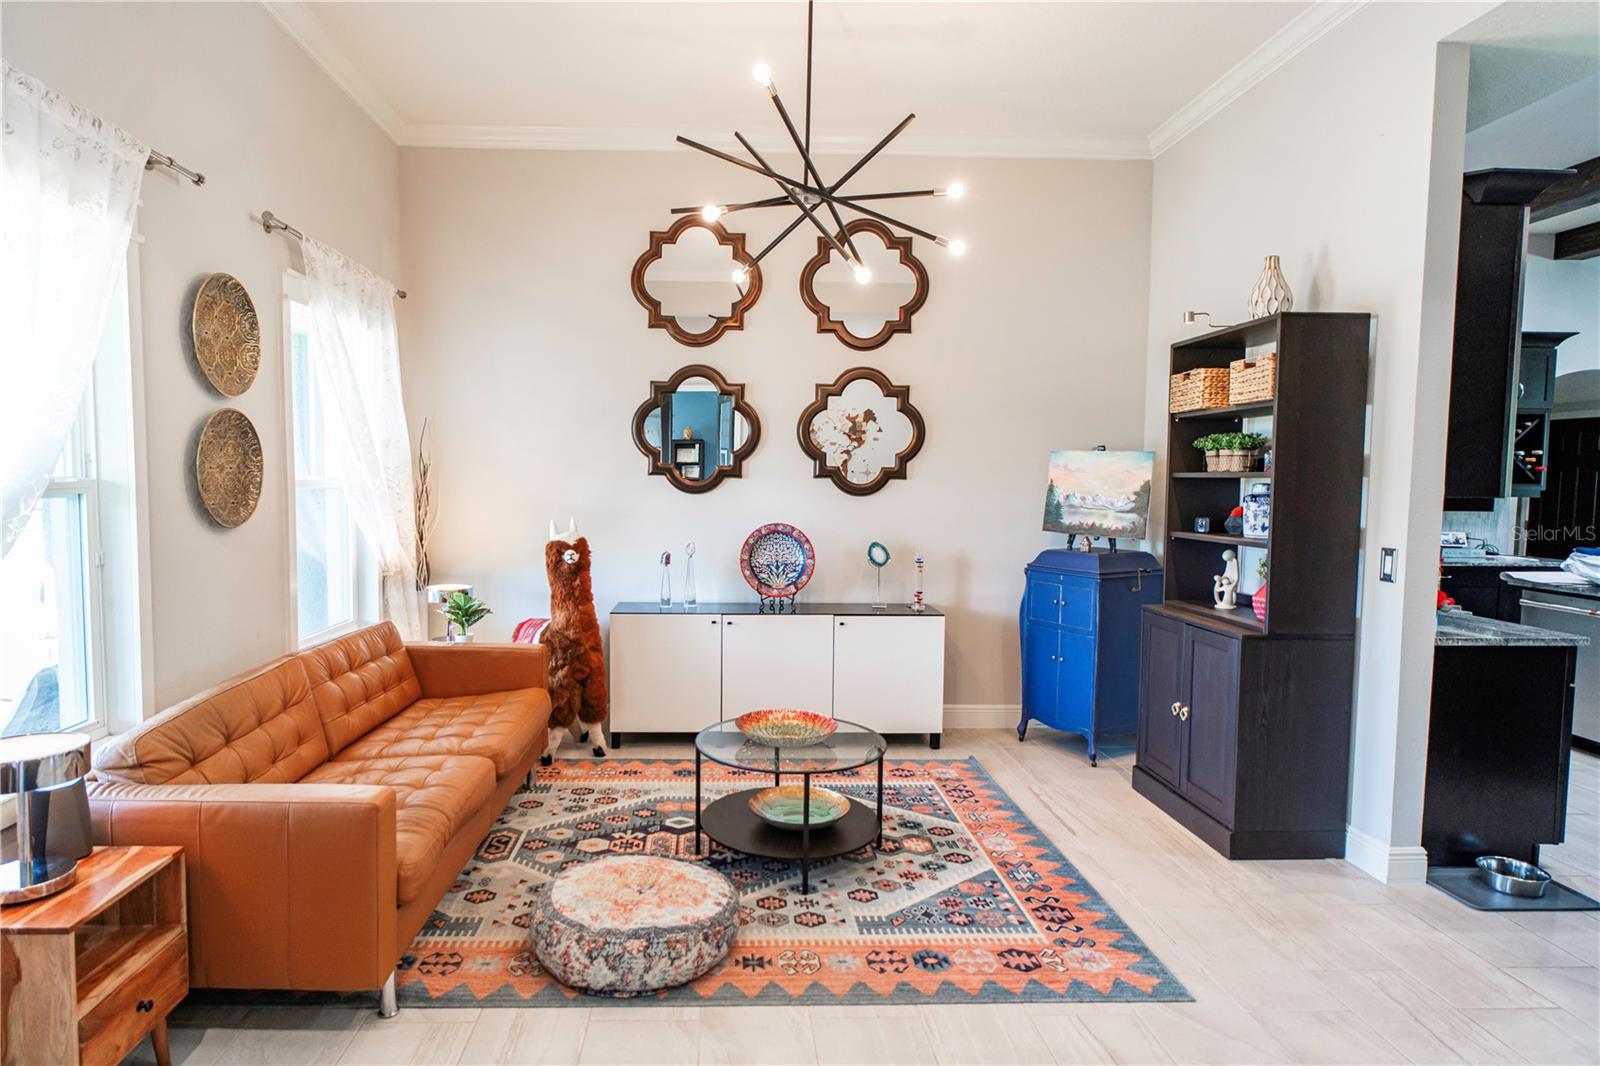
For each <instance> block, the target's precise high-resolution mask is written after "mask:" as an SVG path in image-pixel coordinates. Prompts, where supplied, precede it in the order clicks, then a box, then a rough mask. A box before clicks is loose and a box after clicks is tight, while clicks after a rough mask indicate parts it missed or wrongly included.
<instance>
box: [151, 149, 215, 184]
mask: <svg viewBox="0 0 1600 1066" xmlns="http://www.w3.org/2000/svg"><path fill="white" fill-rule="evenodd" d="M156 167H166V168H167V169H168V170H173V171H176V172H177V173H179V174H182V175H183V176H184V177H186V178H188V179H189V180H190V181H192V182H194V183H195V184H196V185H204V184H205V183H206V176H205V175H204V174H201V173H199V172H197V171H193V170H190V169H189V168H188V167H186V166H184V165H183V164H182V163H180V162H178V161H177V160H176V159H174V158H172V157H171V156H170V155H168V154H167V153H165V152H157V151H155V150H153V149H152V150H151V152H150V156H149V158H148V159H146V160H145V161H144V168H145V169H146V170H154V169H155V168H156Z"/></svg>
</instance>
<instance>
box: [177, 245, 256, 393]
mask: <svg viewBox="0 0 1600 1066" xmlns="http://www.w3.org/2000/svg"><path fill="white" fill-rule="evenodd" d="M189 331H190V334H191V336H192V337H193V340H194V358H195V362H197V363H199V364H200V371H201V373H203V374H205V376H206V380H207V381H209V382H211V387H212V388H214V389H216V390H217V391H218V392H220V393H222V395H224V396H239V395H241V394H243V393H244V391H245V390H246V389H248V388H249V387H250V386H251V384H252V383H253V382H254V381H255V380H256V372H257V371H258V370H260V369H261V322H260V321H259V320H258V319H257V318H256V305H255V304H254V303H252V302H251V300H250V294H249V293H248V292H245V290H244V286H243V285H241V284H239V279H238V278H236V277H234V276H233V275H232V274H212V275H210V276H208V277H207V278H206V280H205V281H203V282H201V283H200V291H199V292H197V293H195V297H194V310H193V311H192V312H191V313H190V316H189Z"/></svg>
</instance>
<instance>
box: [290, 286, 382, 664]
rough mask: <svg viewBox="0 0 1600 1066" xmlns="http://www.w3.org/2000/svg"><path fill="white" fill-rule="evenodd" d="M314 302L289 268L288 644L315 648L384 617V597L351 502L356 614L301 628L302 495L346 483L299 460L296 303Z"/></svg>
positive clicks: (353, 609)
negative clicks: (313, 473)
mask: <svg viewBox="0 0 1600 1066" xmlns="http://www.w3.org/2000/svg"><path fill="white" fill-rule="evenodd" d="M295 304H299V305H301V306H302V307H307V306H308V305H309V300H308V299H307V296H306V281H305V275H304V274H302V273H300V272H299V271H297V270H293V269H289V270H285V271H284V272H283V286H282V299H281V311H280V319H281V323H282V338H283V343H282V348H283V360H282V364H283V429H284V457H285V462H286V464H287V469H288V471H289V476H288V477H286V478H284V479H283V480H284V515H285V524H284V534H285V536H284V543H285V546H286V547H285V552H284V554H285V565H286V566H287V568H288V572H289V582H288V616H287V622H286V624H287V628H288V647H290V648H295V649H304V648H309V647H312V646H314V645H317V644H321V643H323V642H325V641H329V640H333V639H334V638H336V637H341V636H344V635H345V634H348V633H354V632H356V631H357V630H359V629H362V628H364V627H366V626H368V625H371V624H373V623H374V622H376V621H377V620H378V613H379V611H378V602H379V598H380V597H379V587H380V586H379V582H380V578H379V574H378V562H377V556H376V554H375V553H374V552H373V551H372V549H371V547H370V546H369V545H368V543H367V539H366V537H365V536H364V535H363V534H362V532H361V529H360V527H359V526H358V525H357V524H356V521H355V518H354V516H353V515H351V514H350V511H349V507H348V504H347V505H346V508H345V518H346V522H347V524H348V538H349V544H350V546H351V556H352V557H351V560H350V588H349V596H350V605H351V617H350V618H349V619H346V620H344V621H340V622H336V623H335V624H333V625H331V626H327V627H325V628H323V629H319V630H317V631H315V632H312V633H301V632H300V550H299V549H300V543H299V542H300V524H299V514H298V505H299V494H300V490H301V489H302V488H306V489H327V488H337V489H343V488H344V484H343V482H342V481H340V479H339V478H338V477H336V476H334V475H323V476H318V477H311V478H302V477H301V476H300V468H299V464H298V463H296V462H295V440H296V435H295V402H294V401H295V378H294V306H295Z"/></svg>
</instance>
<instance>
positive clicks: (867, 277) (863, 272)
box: [855, 263, 872, 285]
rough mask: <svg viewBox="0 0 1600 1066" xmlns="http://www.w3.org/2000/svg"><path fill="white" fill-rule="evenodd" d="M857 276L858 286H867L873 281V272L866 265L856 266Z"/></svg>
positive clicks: (858, 264)
mask: <svg viewBox="0 0 1600 1066" xmlns="http://www.w3.org/2000/svg"><path fill="white" fill-rule="evenodd" d="M855 275H856V284H857V285H865V284H866V283H867V282H869V281H871V280H872V271H871V270H869V269H868V268H867V265H866V264H865V263H857V264H856V266H855Z"/></svg>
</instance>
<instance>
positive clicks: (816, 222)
mask: <svg viewBox="0 0 1600 1066" xmlns="http://www.w3.org/2000/svg"><path fill="white" fill-rule="evenodd" d="M733 135H734V137H735V138H737V139H738V141H739V143H740V144H742V145H744V150H745V151H747V152H749V153H750V155H751V157H753V158H754V159H755V161H756V162H757V163H760V164H761V165H762V166H763V167H766V168H767V169H768V170H771V169H772V168H771V167H767V161H766V160H765V159H763V158H761V153H760V152H758V151H756V149H755V145H753V144H751V143H750V142H749V141H747V140H746V139H745V136H744V134H742V133H740V132H739V131H738V130H734V132H733ZM773 180H775V181H776V180H777V179H776V178H775V179H773ZM778 184H779V185H780V186H781V187H782V188H783V191H784V192H785V193H787V194H788V196H789V199H790V200H791V201H792V202H793V203H794V206H796V207H798V208H799V209H800V212H801V214H803V215H804V216H805V217H806V218H809V219H810V220H811V224H812V225H813V226H815V227H817V232H818V233H820V234H822V235H823V237H825V238H827V241H828V243H829V244H831V245H833V249H834V251H836V252H838V253H839V254H840V255H841V256H843V257H844V258H845V259H846V260H851V261H854V262H856V263H860V262H861V258H860V257H859V256H858V255H856V250H855V248H854V247H852V248H851V249H850V250H849V251H848V252H847V251H845V250H844V248H842V247H840V245H839V242H838V240H837V239H835V238H834V236H833V234H832V233H831V232H829V230H828V227H827V226H824V225H823V224H822V220H821V219H819V218H817V215H816V212H815V210H814V209H812V208H810V207H808V206H806V204H805V202H804V201H802V200H801V199H800V196H799V194H798V193H796V192H795V191H794V190H793V189H791V188H789V187H788V186H786V185H783V183H782V182H781V181H780V182H779V183H778ZM834 217H836V218H837V217H838V212H837V210H835V212H834ZM839 230H840V232H841V233H843V232H844V223H843V222H841V223H840V224H839ZM844 236H845V239H846V240H849V236H850V235H849V234H848V233H845V234H844Z"/></svg>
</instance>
